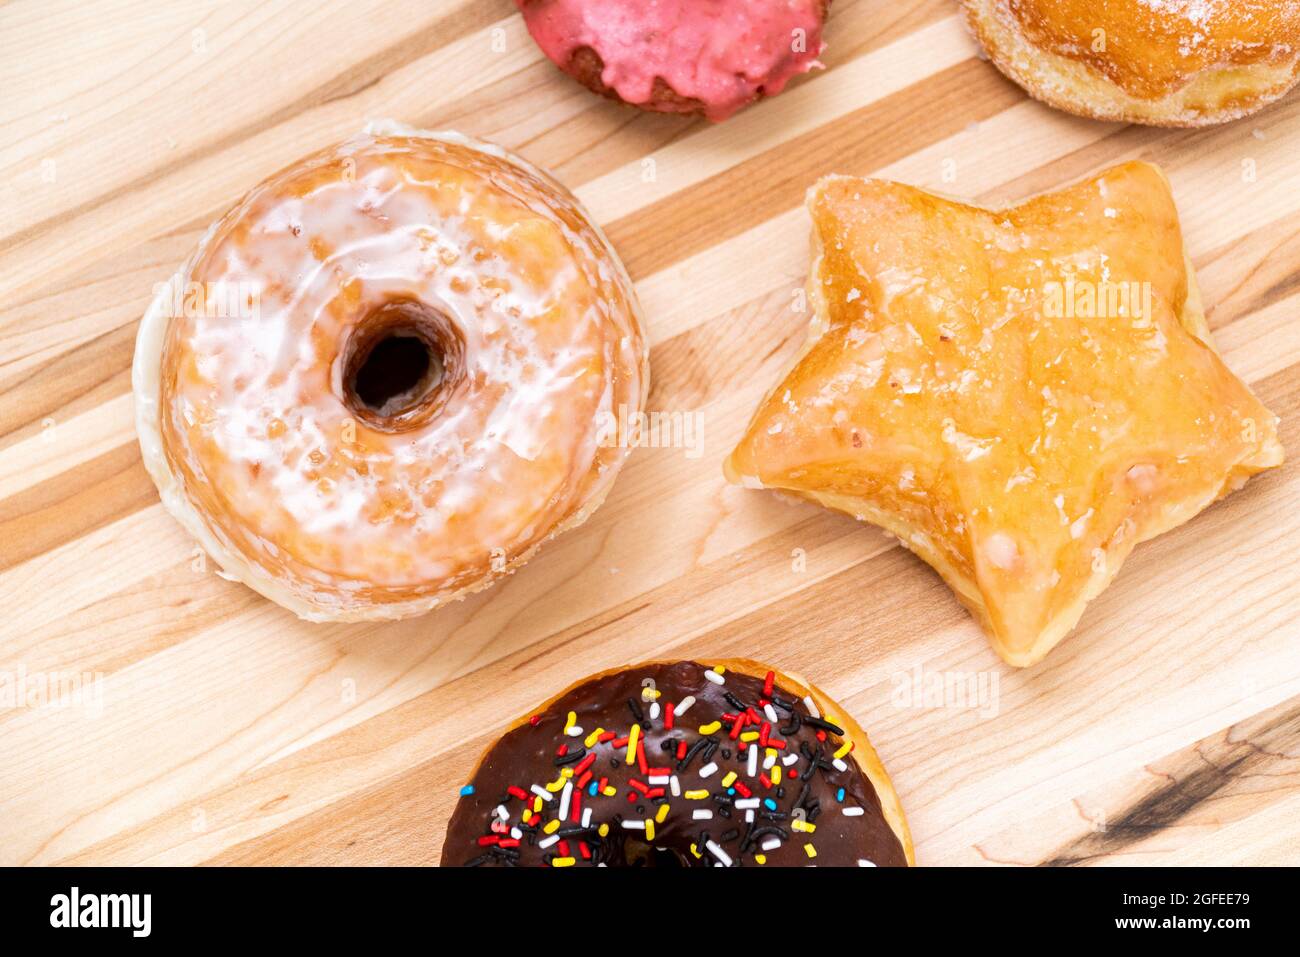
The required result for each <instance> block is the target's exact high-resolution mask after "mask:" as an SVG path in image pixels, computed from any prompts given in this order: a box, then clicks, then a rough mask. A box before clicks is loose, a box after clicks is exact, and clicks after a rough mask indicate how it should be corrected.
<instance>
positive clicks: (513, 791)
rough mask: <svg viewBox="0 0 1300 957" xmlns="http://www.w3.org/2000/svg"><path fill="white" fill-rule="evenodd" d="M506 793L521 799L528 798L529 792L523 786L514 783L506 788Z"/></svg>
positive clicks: (525, 799)
mask: <svg viewBox="0 0 1300 957" xmlns="http://www.w3.org/2000/svg"><path fill="white" fill-rule="evenodd" d="M506 793H507V794H509V795H510V796H511V797H514V798H519V800H521V801H527V800H528V792H527V791H525V790H524V789H523V788H520V787H515V786H514V785H513V784H512V785H510V787H508V788H506Z"/></svg>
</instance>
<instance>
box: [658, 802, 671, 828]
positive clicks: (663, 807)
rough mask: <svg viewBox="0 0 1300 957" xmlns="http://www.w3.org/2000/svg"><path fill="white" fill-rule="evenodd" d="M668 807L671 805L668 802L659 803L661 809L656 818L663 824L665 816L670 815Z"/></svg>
mask: <svg viewBox="0 0 1300 957" xmlns="http://www.w3.org/2000/svg"><path fill="white" fill-rule="evenodd" d="M668 807H669V805H667V804H660V805H659V810H658V812H657V813H656V814H655V820H656V821H658V822H659V823H660V824H662V823H663V822H664V818H666V817H667V816H668Z"/></svg>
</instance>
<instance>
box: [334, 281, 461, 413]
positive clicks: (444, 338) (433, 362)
mask: <svg viewBox="0 0 1300 957" xmlns="http://www.w3.org/2000/svg"><path fill="white" fill-rule="evenodd" d="M462 354H463V342H462V340H461V338H460V334H459V333H458V332H457V330H456V328H455V326H454V325H452V323H451V321H450V320H448V319H447V317H446V316H444V315H442V314H441V313H440V312H438V311H437V310H435V309H431V308H430V307H428V306H426V305H424V304H423V303H420V302H416V301H414V300H397V301H394V302H388V303H384V304H383V305H381V306H379V307H377V308H375V309H373V310H372V311H371V312H369V313H368V314H367V315H366V316H364V317H363V318H362V319H361V321H360V322H358V323H357V325H356V327H355V328H354V330H353V333H352V337H351V339H350V340H349V342H348V345H347V348H346V361H345V365H344V376H343V402H344V404H345V405H347V406H348V408H349V409H351V410H352V412H353V413H354V414H355V415H356V416H357V417H358V418H361V419H363V420H365V421H366V422H367V423H368V424H369V425H371V426H373V427H375V428H377V429H381V430H384V431H400V430H402V429H404V428H410V427H414V426H416V425H418V424H420V423H422V422H424V421H427V419H428V418H429V417H430V416H431V415H433V414H434V413H435V412H436V411H437V410H438V409H439V408H441V407H442V405H443V403H444V402H445V399H446V395H447V393H448V391H449V390H450V388H451V387H453V386H454V384H455V382H454V380H455V379H456V378H457V376H458V373H459V370H460V365H461V361H460V360H461V357H462Z"/></svg>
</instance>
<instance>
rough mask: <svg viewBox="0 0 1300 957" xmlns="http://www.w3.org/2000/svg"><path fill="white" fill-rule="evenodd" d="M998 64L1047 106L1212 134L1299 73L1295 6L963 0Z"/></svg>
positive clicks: (1238, 0) (1180, 0)
mask: <svg viewBox="0 0 1300 957" xmlns="http://www.w3.org/2000/svg"><path fill="white" fill-rule="evenodd" d="M963 3H964V5H965V8H966V17H967V20H968V22H969V23H970V26H971V29H972V30H973V32H974V33H975V36H976V37H977V38H978V39H979V41H980V42H981V43H982V44H983V45H984V48H985V49H986V50H987V51H988V54H989V57H990V58H991V59H992V60H993V63H994V64H995V65H996V66H997V67H998V69H1000V70H1001V71H1002V72H1003V73H1005V74H1006V75H1007V76H1008V77H1010V78H1011V79H1012V80H1014V81H1015V82H1016V83H1019V84H1020V85H1021V86H1022V87H1024V88H1025V90H1026V91H1027V92H1028V93H1029V94H1030V95H1031V96H1034V97H1036V98H1038V99H1040V100H1042V101H1043V102H1045V103H1048V104H1050V105H1052V106H1055V107H1057V108H1058V109H1062V110H1067V111H1069V112H1071V113H1078V114H1079V115H1081V116H1090V117H1094V118H1097V119H1103V120H1119V121H1123V122H1128V123H1146V124H1149V125H1152V126H1208V125H1210V124H1214V123H1224V122H1227V121H1228V120H1233V119H1237V118H1238V117H1241V116H1245V115H1246V114H1248V113H1253V112H1254V111H1255V110H1258V109H1260V108H1261V107H1263V106H1265V105H1267V104H1268V103H1271V102H1272V101H1273V100H1276V99H1277V98H1278V97H1280V96H1282V95H1283V94H1284V93H1286V92H1287V90H1289V89H1291V87H1292V86H1294V85H1295V83H1296V79H1297V77H1298V76H1300V73H1298V71H1300V3H1297V2H1296V0H1105V2H1102V3H1098V2H1097V0H963Z"/></svg>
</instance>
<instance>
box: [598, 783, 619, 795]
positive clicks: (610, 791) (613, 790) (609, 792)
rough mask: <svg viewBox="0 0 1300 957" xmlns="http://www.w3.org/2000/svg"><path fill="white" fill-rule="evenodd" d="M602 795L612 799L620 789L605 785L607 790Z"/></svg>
mask: <svg viewBox="0 0 1300 957" xmlns="http://www.w3.org/2000/svg"><path fill="white" fill-rule="evenodd" d="M600 793H601V794H603V795H605V797H607V798H612V797H613V796H614V795H616V794H617V793H618V788H616V787H614V785H612V784H607V785H605V790H603V791H601V792H600Z"/></svg>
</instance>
